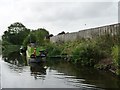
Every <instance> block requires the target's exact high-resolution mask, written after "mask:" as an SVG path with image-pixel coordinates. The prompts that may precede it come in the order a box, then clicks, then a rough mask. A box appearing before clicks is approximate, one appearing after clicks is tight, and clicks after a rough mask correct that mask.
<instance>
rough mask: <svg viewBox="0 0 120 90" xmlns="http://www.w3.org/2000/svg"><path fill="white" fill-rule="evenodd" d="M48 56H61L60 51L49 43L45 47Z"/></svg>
mask: <svg viewBox="0 0 120 90" xmlns="http://www.w3.org/2000/svg"><path fill="white" fill-rule="evenodd" d="M46 47H47V51H48V56H56V55H60V54H61V49H60V48H59V47H58V46H57V45H55V44H52V43H49V44H48V45H47V46H46Z"/></svg>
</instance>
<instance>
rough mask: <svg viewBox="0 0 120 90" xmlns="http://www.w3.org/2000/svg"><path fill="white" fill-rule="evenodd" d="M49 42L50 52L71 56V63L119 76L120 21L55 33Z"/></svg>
mask: <svg viewBox="0 0 120 90" xmlns="http://www.w3.org/2000/svg"><path fill="white" fill-rule="evenodd" d="M50 42H51V45H49V48H53V47H54V49H51V54H54V55H67V56H71V57H70V61H71V62H72V63H75V64H79V65H83V66H88V67H94V68H97V69H101V70H107V71H111V72H113V73H115V74H116V75H118V76H120V53H119V51H120V23H117V24H112V25H107V26H101V27H97V28H91V29H86V30H81V31H79V32H74V33H64V34H61V35H56V36H53V37H51V38H50ZM52 46H53V47H52Z"/></svg>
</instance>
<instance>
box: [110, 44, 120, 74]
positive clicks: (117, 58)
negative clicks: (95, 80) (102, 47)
mask: <svg viewBox="0 0 120 90" xmlns="http://www.w3.org/2000/svg"><path fill="white" fill-rule="evenodd" d="M112 58H113V62H114V65H115V67H116V71H115V72H116V74H117V75H120V55H119V46H118V45H115V46H113V47H112Z"/></svg>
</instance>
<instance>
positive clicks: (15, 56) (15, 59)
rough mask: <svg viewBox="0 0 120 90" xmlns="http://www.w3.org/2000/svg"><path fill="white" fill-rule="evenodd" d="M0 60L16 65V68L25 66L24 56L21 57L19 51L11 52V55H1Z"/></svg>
mask: <svg viewBox="0 0 120 90" xmlns="http://www.w3.org/2000/svg"><path fill="white" fill-rule="evenodd" d="M2 59H3V60H4V61H5V62H8V63H11V64H14V65H17V66H24V65H27V59H26V56H24V55H21V54H20V52H19V51H16V52H11V53H6V54H5V53H4V54H2Z"/></svg>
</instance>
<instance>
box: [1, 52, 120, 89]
mask: <svg viewBox="0 0 120 90" xmlns="http://www.w3.org/2000/svg"><path fill="white" fill-rule="evenodd" d="M3 60H4V61H5V63H3V64H2V68H3V69H4V70H2V80H3V81H2V82H3V87H5V88H9V87H12V88H14V87H17V88H18V87H19V88H24V87H27V88H47V87H48V88H54V87H56V88H58V87H59V88H76V87H77V88H85V89H86V88H87V89H88V88H90V89H91V88H92V89H106V88H120V79H118V78H117V77H116V76H113V75H112V74H111V73H109V72H104V71H99V70H95V69H93V68H86V67H81V66H76V65H74V64H71V63H68V62H64V61H62V60H58V59H52V60H48V61H47V62H46V63H39V64H37V63H30V64H29V65H28V64H27V59H26V57H25V56H24V55H21V54H19V52H12V53H9V54H7V55H5V54H4V55H3ZM6 62H7V63H6ZM24 80H25V82H23V81H24ZM43 81H44V82H43ZM21 82H22V83H21ZM8 83H9V84H8ZM14 84H16V86H15V85H14Z"/></svg>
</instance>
